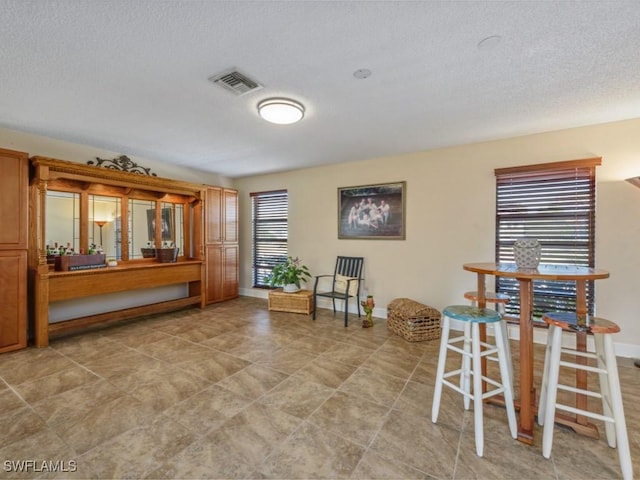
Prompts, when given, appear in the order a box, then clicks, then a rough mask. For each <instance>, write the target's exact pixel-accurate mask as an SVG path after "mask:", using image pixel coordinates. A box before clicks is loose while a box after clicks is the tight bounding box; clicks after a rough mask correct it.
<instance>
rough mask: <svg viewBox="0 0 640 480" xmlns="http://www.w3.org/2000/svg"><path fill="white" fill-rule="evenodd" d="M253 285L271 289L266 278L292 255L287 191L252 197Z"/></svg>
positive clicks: (255, 194) (259, 194) (253, 194)
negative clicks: (289, 248) (289, 251)
mask: <svg viewBox="0 0 640 480" xmlns="http://www.w3.org/2000/svg"><path fill="white" fill-rule="evenodd" d="M251 213H252V226H253V227H252V228H253V268H252V273H253V286H254V287H269V284H268V283H266V282H265V280H264V277H265V276H266V275H268V274H270V273H271V271H272V270H273V267H275V266H276V265H277V264H278V263H282V262H285V261H286V260H287V256H288V249H287V239H288V237H289V229H288V215H289V204H288V194H287V191H286V190H278V191H274V192H260V193H252V194H251Z"/></svg>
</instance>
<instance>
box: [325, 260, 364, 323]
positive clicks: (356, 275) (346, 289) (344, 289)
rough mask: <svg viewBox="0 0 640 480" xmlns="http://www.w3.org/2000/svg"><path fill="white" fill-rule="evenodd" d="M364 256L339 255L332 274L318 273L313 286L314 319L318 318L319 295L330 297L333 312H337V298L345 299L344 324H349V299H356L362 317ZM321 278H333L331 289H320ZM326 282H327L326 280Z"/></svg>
mask: <svg viewBox="0 0 640 480" xmlns="http://www.w3.org/2000/svg"><path fill="white" fill-rule="evenodd" d="M363 265H364V258H363V257H338V258H337V259H336V267H335V269H334V271H333V274H332V275H329V274H327V275H316V277H315V278H316V282H315V284H314V286H313V319H314V320H315V319H316V308H317V305H318V297H326V298H330V299H331V301H332V302H333V313H334V314H335V313H336V300H344V326H345V327H348V326H349V299H350V298H354V297H355V299H356V306H357V307H358V317H360V302H359V301H358V298H359V297H360V284H361V283H362V267H363ZM321 278H331V290H327V291H318V287H319V285H320V279H321ZM324 283H325V284H326V282H324Z"/></svg>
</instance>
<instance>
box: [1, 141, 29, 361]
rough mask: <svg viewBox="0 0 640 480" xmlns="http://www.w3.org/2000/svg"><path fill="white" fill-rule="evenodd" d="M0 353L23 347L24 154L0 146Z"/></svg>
mask: <svg viewBox="0 0 640 480" xmlns="http://www.w3.org/2000/svg"><path fill="white" fill-rule="evenodd" d="M0 171H1V172H2V175H0V353H3V352H9V351H11V350H17V349H20V348H24V347H26V346H27V246H28V242H27V232H28V220H29V217H28V209H29V203H28V182H29V164H28V155H27V154H26V153H23V152H14V151H12V150H3V149H0Z"/></svg>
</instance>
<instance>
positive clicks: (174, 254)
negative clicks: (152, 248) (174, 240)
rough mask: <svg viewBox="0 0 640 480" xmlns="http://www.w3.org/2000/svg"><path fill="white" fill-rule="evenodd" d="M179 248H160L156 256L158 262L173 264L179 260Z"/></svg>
mask: <svg viewBox="0 0 640 480" xmlns="http://www.w3.org/2000/svg"><path fill="white" fill-rule="evenodd" d="M178 250H179V249H178V248H158V249H157V250H156V254H157V257H158V262H160V263H173V262H176V261H177V260H178Z"/></svg>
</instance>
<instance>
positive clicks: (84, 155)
mask: <svg viewBox="0 0 640 480" xmlns="http://www.w3.org/2000/svg"><path fill="white" fill-rule="evenodd" d="M0 148H6V149H9V150H18V151H20V152H27V153H28V154H29V156H30V157H34V156H42V157H51V158H57V159H59V160H68V161H70V162H78V163H84V164H86V163H87V161H89V160H95V158H96V157H100V158H107V159H112V158H116V157H119V156H120V155H127V156H128V157H129V158H130V159H131V160H133V161H134V162H136V163H138V164H139V165H141V166H143V167H146V168H150V169H151V171H152V172H153V173H155V174H156V175H158V176H159V177H163V178H170V179H173V180H183V181H185V182H192V183H196V184H198V183H205V184H207V185H217V186H221V187H231V185H232V181H231V180H230V179H228V178H226V177H223V176H221V175H216V174H213V173H206V172H201V171H197V170H192V169H188V168H183V167H179V166H177V165H171V164H168V163H164V162H159V161H156V160H152V159H147V158H141V157H135V156H133V155H129V154H128V153H127V152H111V151H109V150H105V149H102V148H96V147H92V146H90V145H80V144H76V143H70V142H63V141H61V140H54V139H53V138H48V137H42V136H39V135H33V134H29V133H24V132H19V131H16V130H8V129H4V128H0Z"/></svg>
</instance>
